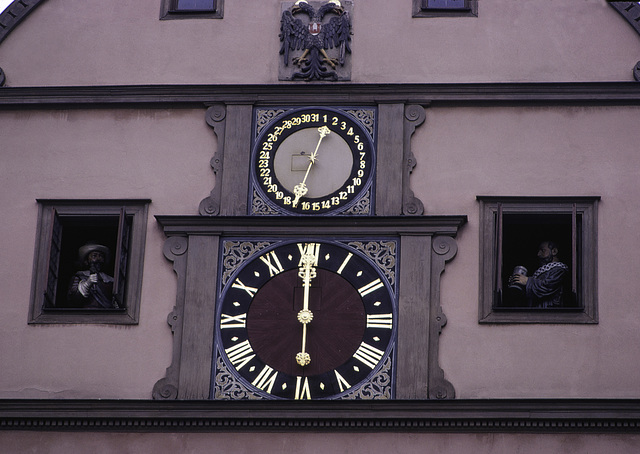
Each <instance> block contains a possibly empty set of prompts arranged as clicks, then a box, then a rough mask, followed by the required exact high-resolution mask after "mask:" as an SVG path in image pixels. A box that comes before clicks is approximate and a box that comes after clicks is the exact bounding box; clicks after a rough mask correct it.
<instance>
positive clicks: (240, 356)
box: [225, 339, 256, 370]
mask: <svg viewBox="0 0 640 454" xmlns="http://www.w3.org/2000/svg"><path fill="white" fill-rule="evenodd" d="M225 352H226V353H227V357H228V358H229V361H231V364H233V367H235V368H236V370H240V369H242V367H243V366H245V365H246V364H247V363H248V362H249V361H251V360H252V359H253V358H254V357H255V356H256V355H255V354H254V353H253V348H251V344H250V343H249V340H248V339H247V340H246V341H244V342H242V343H240V344H238V345H234V346H233V347H229V348H227V349H225Z"/></svg>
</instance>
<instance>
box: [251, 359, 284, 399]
mask: <svg viewBox="0 0 640 454" xmlns="http://www.w3.org/2000/svg"><path fill="white" fill-rule="evenodd" d="M277 376H278V371H277V370H273V369H272V368H270V367H269V366H264V368H263V369H262V371H260V373H259V374H258V376H257V377H256V379H255V380H253V382H252V383H251V384H252V385H253V386H255V387H257V388H260V389H261V390H263V391H266V392H268V393H270V392H271V389H272V388H273V384H274V383H275V382H276V377H277Z"/></svg>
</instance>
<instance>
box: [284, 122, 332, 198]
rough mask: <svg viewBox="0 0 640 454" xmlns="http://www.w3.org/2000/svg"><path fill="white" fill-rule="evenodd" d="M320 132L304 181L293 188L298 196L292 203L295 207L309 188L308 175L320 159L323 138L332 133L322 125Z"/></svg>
mask: <svg viewBox="0 0 640 454" xmlns="http://www.w3.org/2000/svg"><path fill="white" fill-rule="evenodd" d="M318 133H320V139H318V143H317V144H316V149H315V150H314V151H313V153H312V154H311V155H310V156H309V161H310V162H309V165H308V166H307V171H306V173H305V174H304V178H303V179H302V183H298V184H297V185H295V186H294V188H293V193H294V195H295V196H296V198H295V199H294V200H293V203H292V206H293V207H294V208H295V207H296V206H298V201H299V200H300V197H303V196H304V195H305V194H306V193H307V191H308V190H309V189H308V188H307V185H306V182H307V177H308V176H309V171H310V170H311V166H312V165H313V164H315V162H316V161H317V160H318V149H319V148H320V143H321V142H322V139H324V138H325V137H326V136H328V135H329V134H331V129H329V128H327V127H326V126H321V127H319V128H318Z"/></svg>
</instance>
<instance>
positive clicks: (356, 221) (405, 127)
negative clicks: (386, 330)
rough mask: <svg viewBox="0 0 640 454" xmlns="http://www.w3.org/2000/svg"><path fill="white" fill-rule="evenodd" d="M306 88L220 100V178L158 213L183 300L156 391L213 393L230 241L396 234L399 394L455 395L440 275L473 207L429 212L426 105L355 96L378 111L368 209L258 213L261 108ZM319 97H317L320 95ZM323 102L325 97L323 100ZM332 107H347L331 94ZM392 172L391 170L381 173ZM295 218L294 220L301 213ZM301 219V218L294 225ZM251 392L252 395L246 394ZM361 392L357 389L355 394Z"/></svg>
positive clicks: (292, 102)
mask: <svg viewBox="0 0 640 454" xmlns="http://www.w3.org/2000/svg"><path fill="white" fill-rule="evenodd" d="M304 99H306V98H305V97H304V96H302V95H300V97H297V96H293V97H280V98H278V97H272V99H267V100H264V103H259V102H257V101H256V100H253V101H249V102H246V103H243V102H235V103H227V104H222V103H215V104H211V105H209V107H208V110H207V111H206V117H205V118H206V121H207V123H208V124H209V125H210V126H211V127H212V128H213V131H214V133H215V135H216V137H217V149H216V152H215V154H214V156H213V158H212V159H211V166H212V168H213V171H214V173H215V176H216V184H215V186H214V188H213V189H212V190H211V193H210V195H209V196H208V197H206V198H205V199H204V200H202V201H201V202H200V206H199V213H200V216H157V217H156V218H157V221H158V223H159V224H160V225H161V226H162V228H163V229H164V232H165V234H166V235H167V237H168V239H167V241H166V244H165V248H164V253H165V256H166V257H167V258H168V259H169V260H170V261H172V262H173V268H174V270H175V272H176V274H177V277H178V292H177V299H176V305H175V307H174V309H173V311H172V312H171V314H169V317H168V323H169V325H170V326H171V329H172V332H173V358H172V362H171V365H170V366H169V367H168V368H167V373H166V376H165V377H164V378H162V379H160V380H159V381H158V382H157V383H156V385H155V387H154V390H153V397H154V398H155V399H211V398H214V397H215V392H212V389H214V388H213V387H212V380H214V379H215V377H214V373H213V372H212V371H215V369H214V364H213V362H214V361H216V359H215V358H216V356H215V355H214V348H216V346H215V345H214V339H215V332H216V309H217V306H216V305H217V304H219V302H218V301H217V298H218V297H219V293H218V292H219V285H218V281H219V280H220V279H221V277H220V276H221V269H220V267H221V265H220V257H221V256H222V254H223V253H224V252H223V249H222V246H221V245H222V244H223V241H225V239H229V238H238V237H243V238H248V239H259V238H265V237H269V238H281V239H285V240H288V241H302V242H304V241H305V239H306V238H321V239H322V238H324V239H326V240H327V241H331V240H336V239H338V240H339V239H340V238H347V237H351V238H362V239H370V240H372V241H376V240H378V239H381V238H392V239H393V240H394V241H396V243H397V245H398V265H397V270H398V278H397V308H398V320H397V340H396V341H395V342H396V344H395V346H394V361H395V362H394V365H393V367H394V371H395V372H394V373H395V376H394V389H393V392H392V393H390V395H391V396H393V398H395V399H451V398H453V397H454V396H455V391H454V387H453V385H452V384H451V383H450V382H449V381H447V379H446V378H445V374H444V372H443V370H442V369H441V368H440V365H439V359H438V352H439V334H440V331H441V329H442V327H443V326H444V325H445V323H446V317H445V315H444V313H443V311H442V308H441V306H440V275H441V274H442V272H443V271H444V267H445V263H446V262H447V261H449V260H451V259H452V258H453V257H454V256H455V254H456V252H457V245H456V241H455V237H456V235H457V232H458V230H459V229H460V227H461V226H462V225H463V224H464V223H465V222H466V216H426V215H424V205H423V203H422V202H421V201H420V200H419V199H418V198H416V197H415V196H414V193H413V191H412V190H411V187H410V175H411V172H412V170H413V168H414V166H415V159H414V156H413V153H412V152H411V136H412V135H413V133H414V131H415V129H416V128H417V127H418V126H420V125H421V124H422V123H423V122H424V121H425V117H426V114H425V108H424V106H423V105H417V104H407V103H406V102H401V101H399V102H385V103H380V102H375V101H374V100H373V99H372V98H369V97H361V99H359V100H358V101H360V102H356V103H350V104H349V106H354V105H355V106H359V107H361V108H367V106H368V107H369V108H371V109H373V110H374V111H375V112H376V124H375V128H373V129H372V130H373V131H375V144H376V156H375V169H374V171H373V173H374V175H373V177H372V178H373V179H374V182H373V184H372V185H371V188H373V189H372V190H373V191H374V192H375V194H373V196H372V197H371V200H372V201H373V202H372V207H371V210H370V212H369V213H368V214H367V215H359V216H354V215H349V214H346V215H345V214H338V215H327V216H309V215H307V216H295V217H293V216H290V215H287V214H286V213H284V214H277V213H276V214H274V215H268V216H264V215H251V214H252V213H251V210H250V209H249V208H250V207H249V206H248V205H249V203H250V200H251V197H250V195H249V191H250V188H251V187H252V185H251V176H250V172H249V170H250V168H251V144H252V141H253V139H254V137H255V129H254V127H255V124H254V123H253V122H252V121H251V119H252V118H255V111H256V109H258V108H261V107H262V106H268V107H269V108H271V107H273V106H277V105H282V106H288V107H292V106H293V107H295V106H299V107H304V106H306V105H307V104H306V103H304ZM315 99H317V98H315ZM314 105H316V106H318V105H323V104H322V103H317V102H316V103H315V104H314ZM325 105H326V106H327V107H328V108H336V109H339V108H340V107H339V106H338V105H337V104H335V103H334V104H331V105H329V104H325ZM378 175H384V178H378ZM293 219H295V221H294V222H292V220H293ZM294 224H295V227H293V225H294ZM244 398H250V397H244ZM356 398H357V397H356Z"/></svg>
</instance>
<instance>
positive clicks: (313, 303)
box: [216, 238, 397, 399]
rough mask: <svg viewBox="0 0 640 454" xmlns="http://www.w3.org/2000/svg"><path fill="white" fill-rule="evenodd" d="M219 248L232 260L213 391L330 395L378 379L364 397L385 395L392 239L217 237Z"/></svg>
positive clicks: (392, 315) (392, 308)
mask: <svg viewBox="0 0 640 454" xmlns="http://www.w3.org/2000/svg"><path fill="white" fill-rule="evenodd" d="M382 249H386V250H387V251H390V252H389V253H385V254H382V253H381V252H380V251H381V250H382ZM224 250H225V251H226V252H225V257H223V261H224V262H225V265H224V266H227V265H229V264H234V266H231V267H229V266H227V268H228V269H227V271H228V273H227V276H226V277H223V281H224V282H223V283H222V285H221V290H220V297H219V300H218V301H219V304H218V307H217V320H216V325H217V329H216V345H217V353H216V354H217V356H218V363H219V366H220V367H219V369H223V370H224V372H220V371H219V372H218V374H217V375H216V386H218V387H219V389H218V394H220V393H221V392H222V391H221V390H223V389H224V387H225V382H227V383H228V382H231V381H235V382H236V384H237V388H241V389H242V393H244V395H246V396H250V397H256V396H257V397H263V398H275V399H278V398H281V399H332V398H342V397H345V396H347V397H348V396H349V395H350V394H351V395H354V394H356V393H357V391H358V390H359V389H361V388H362V387H363V386H365V387H366V386H368V385H370V384H371V382H372V381H375V380H378V381H379V382H380V383H378V385H379V386H377V387H375V389H374V388H370V389H369V391H368V392H369V395H367V398H375V397H383V398H392V397H393V386H392V377H393V374H392V372H391V367H390V364H391V363H392V360H393V351H394V345H395V338H396V320H397V304H396V296H395V295H396V292H395V289H394V286H393V284H392V282H393V277H394V272H395V268H394V267H395V241H394V240H390V241H382V242H376V241H365V242H362V241H344V242H341V241H328V240H326V239H322V240H314V239H308V238H305V239H304V240H300V239H296V240H277V241H226V242H225V245H224ZM372 250H375V251H376V255H378V256H382V255H384V256H385V259H384V261H386V264H385V265H382V266H381V265H380V264H378V263H376V262H375V259H374V258H372V257H371V255H372V254H371V251H372ZM247 251H249V255H248V256H247V257H246V259H243V260H241V263H240V264H239V265H238V263H239V262H240V261H239V260H238V257H241V256H242V255H243V254H244V255H246V254H247ZM389 263H391V264H392V266H391V269H390V268H389ZM235 265H238V266H235ZM389 278H391V280H392V282H390V280H389ZM383 369H384V370H383ZM381 371H383V372H384V374H383V375H384V377H383V378H382V379H381V378H380V374H381ZM231 393H232V395H231V396H228V397H229V398H237V397H238V395H239V394H238V391H237V389H236V390H234V391H231ZM216 397H218V398H220V397H224V396H221V395H218V396H216ZM356 398H357V397H356Z"/></svg>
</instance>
